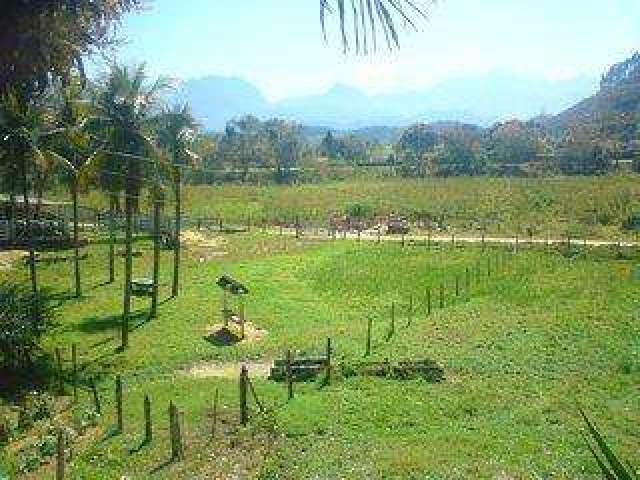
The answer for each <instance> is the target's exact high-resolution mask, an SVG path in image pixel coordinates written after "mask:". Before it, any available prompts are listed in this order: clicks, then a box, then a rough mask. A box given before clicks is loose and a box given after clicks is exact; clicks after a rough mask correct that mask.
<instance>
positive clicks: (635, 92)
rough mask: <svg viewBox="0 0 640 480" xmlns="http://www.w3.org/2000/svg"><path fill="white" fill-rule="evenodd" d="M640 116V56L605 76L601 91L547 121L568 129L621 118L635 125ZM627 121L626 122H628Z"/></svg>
mask: <svg viewBox="0 0 640 480" xmlns="http://www.w3.org/2000/svg"><path fill="white" fill-rule="evenodd" d="M638 113H640V53H637V52H636V53H635V54H634V55H633V56H632V57H630V58H628V59H627V60H624V61H622V62H620V63H616V64H615V65H613V66H612V67H611V68H610V69H609V70H608V71H607V72H606V73H605V74H604V75H603V77H602V80H601V81H600V89H599V90H598V92H597V93H596V94H595V95H592V96H590V97H588V98H585V99H584V100H582V101H581V102H579V103H577V104H576V105H574V106H573V107H571V108H569V109H567V110H565V111H563V112H561V113H560V114H558V115H556V116H551V117H548V118H547V125H548V126H550V127H552V128H557V129H565V128H567V127H568V126H570V125H572V124H576V123H579V122H585V123H589V122H593V121H597V120H603V119H604V118H607V117H609V118H610V117H612V116H622V120H623V123H625V124H628V122H629V121H631V122H633V118H632V117H634V116H636V115H637V114H638ZM625 119H626V121H625Z"/></svg>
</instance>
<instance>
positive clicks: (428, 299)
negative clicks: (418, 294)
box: [427, 288, 431, 315]
mask: <svg viewBox="0 0 640 480" xmlns="http://www.w3.org/2000/svg"><path fill="white" fill-rule="evenodd" d="M427 315H431V288H427Z"/></svg>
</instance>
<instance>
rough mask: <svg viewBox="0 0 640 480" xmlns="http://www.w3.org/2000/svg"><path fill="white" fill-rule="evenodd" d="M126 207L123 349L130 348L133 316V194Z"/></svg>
mask: <svg viewBox="0 0 640 480" xmlns="http://www.w3.org/2000/svg"><path fill="white" fill-rule="evenodd" d="M125 206H126V207H125V209H126V212H125V216H126V227H125V254H124V297H123V301H124V305H123V313H122V345H121V348H122V349H125V348H127V347H128V346H129V315H130V314H131V271H132V269H133V258H132V253H133V252H132V243H133V192H128V191H127V192H126V198H125Z"/></svg>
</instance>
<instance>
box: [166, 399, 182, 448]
mask: <svg viewBox="0 0 640 480" xmlns="http://www.w3.org/2000/svg"><path fill="white" fill-rule="evenodd" d="M169 439H170V441H171V442H170V443H171V460H172V461H176V460H182V459H184V448H183V445H182V432H181V430H180V416H179V413H178V408H177V407H176V406H175V405H174V403H173V402H169Z"/></svg>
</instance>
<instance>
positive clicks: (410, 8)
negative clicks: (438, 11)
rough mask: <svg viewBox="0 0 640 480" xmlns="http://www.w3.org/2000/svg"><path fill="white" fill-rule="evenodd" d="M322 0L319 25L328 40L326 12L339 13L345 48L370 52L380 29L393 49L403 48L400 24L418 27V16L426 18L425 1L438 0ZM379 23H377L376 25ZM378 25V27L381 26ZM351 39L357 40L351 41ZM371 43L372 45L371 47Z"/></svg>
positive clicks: (376, 42)
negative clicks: (348, 2) (348, 3)
mask: <svg viewBox="0 0 640 480" xmlns="http://www.w3.org/2000/svg"><path fill="white" fill-rule="evenodd" d="M346 1H347V0H320V26H321V28H322V34H323V37H324V39H325V41H326V40H327V22H326V17H327V15H331V14H333V13H335V12H337V13H338V28H339V31H340V36H341V43H342V48H343V51H344V52H345V53H346V52H348V51H351V46H352V45H353V51H354V52H355V53H356V54H365V55H366V54H368V53H370V52H372V51H373V52H376V51H377V49H378V45H377V44H378V41H377V37H378V35H379V32H381V35H383V36H384V41H385V43H386V45H387V47H388V48H389V49H390V50H396V49H399V48H400V35H399V26H400V25H402V26H404V27H405V28H408V29H410V30H414V31H416V30H418V29H419V20H424V19H426V18H427V14H426V7H425V6H424V5H423V4H425V3H429V4H431V3H434V2H435V0H350V3H351V5H350V7H351V8H347V5H346ZM376 24H378V25H376ZM378 27H379V28H378ZM351 39H353V40H354V42H351ZM370 45H372V47H373V48H369V46H370Z"/></svg>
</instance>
